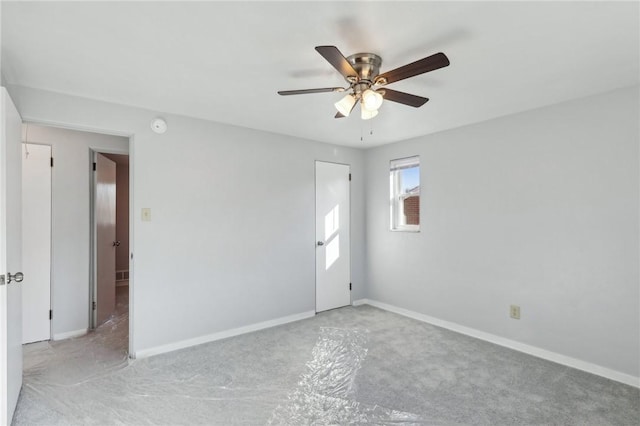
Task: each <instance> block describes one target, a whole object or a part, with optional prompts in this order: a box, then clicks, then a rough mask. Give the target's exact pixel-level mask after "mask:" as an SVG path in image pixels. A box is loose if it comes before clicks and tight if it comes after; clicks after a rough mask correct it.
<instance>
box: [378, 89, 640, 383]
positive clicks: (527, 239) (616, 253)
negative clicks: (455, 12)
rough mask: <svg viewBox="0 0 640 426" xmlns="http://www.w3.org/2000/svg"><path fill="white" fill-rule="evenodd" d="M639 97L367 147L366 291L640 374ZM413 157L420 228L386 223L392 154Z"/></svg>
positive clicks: (634, 92)
mask: <svg viewBox="0 0 640 426" xmlns="http://www.w3.org/2000/svg"><path fill="white" fill-rule="evenodd" d="M638 101H639V99H638V88H637V87H635V88H630V89H622V90H618V91H614V92H611V93H608V94H604V95H599V96H594V97H589V98H585V99H581V100H575V101H571V102H567V103H562V104H558V105H555V106H550V107H547V108H542V109H537V110H533V111H529V112H525V113H522V114H517V115H512V116H508V117H504V118H500V119H495V120H491V121H487V122H484V123H480V124H477V125H472V126H467V127H463V128H459V129H455V130H451V131H447V132H443V133H438V134H433V135H430V136H425V137H421V138H417V139H413V140H410V141H405V142H401V143H397V144H393V145H387V146H383V147H380V148H376V149H371V150H368V151H367V152H366V167H367V172H366V181H367V187H366V200H367V213H366V217H367V233H366V235H367V249H368V255H367V265H368V267H367V297H369V298H371V299H374V300H377V301H380V302H383V303H387V304H391V305H395V306H397V307H401V308H404V309H409V310H412V311H415V312H418V313H421V314H426V315H430V316H432V317H436V318H439V319H442V320H446V321H450V322H453V323H457V324H459V325H463V326H467V327H471V328H474V329H477V330H480V331H484V332H487V333H492V334H495V335H498V336H502V337H505V338H508V339H513V340H516V341H519V342H523V343H526V344H529V345H533V346H536V347H539V348H542V349H546V350H550V351H553V352H557V353H560V354H564V355H567V356H570V357H574V358H577V359H580V360H584V361H587V362H591V363H594V364H597V365H600V366H604V367H608V368H611V369H613V370H617V371H620V372H623V373H627V374H630V375H633V376H636V377H637V376H638V375H639V365H638V364H639V362H638V360H639V359H640V350H639V346H640V342H639V338H640V317H639V315H640V314H639V312H640V310H639V284H638V283H639V273H638V264H639V263H638V258H639V253H638V244H639V239H638V232H639V227H638V218H639V211H638V202H639V198H638V191H639V184H638V172H639V168H638V154H639V150H638V143H639V140H640V136H639V128H638V117H639V110H638ZM411 155H420V165H421V179H422V188H421V190H422V192H421V195H422V197H421V198H422V199H421V219H422V224H421V232H420V233H401V232H390V231H389V170H388V168H389V160H391V159H394V158H400V157H406V156H411ZM510 304H517V305H520V307H521V310H522V313H521V315H522V319H521V320H519V321H517V320H513V319H510V318H509V305H510Z"/></svg>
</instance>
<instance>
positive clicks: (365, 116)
mask: <svg viewBox="0 0 640 426" xmlns="http://www.w3.org/2000/svg"><path fill="white" fill-rule="evenodd" d="M360 111H361V115H360V118H362V119H363V120H370V119H372V118H373V117H375V116H376V115H378V110H377V109H374V110H373V111H369V110H366V109H364V108H360Z"/></svg>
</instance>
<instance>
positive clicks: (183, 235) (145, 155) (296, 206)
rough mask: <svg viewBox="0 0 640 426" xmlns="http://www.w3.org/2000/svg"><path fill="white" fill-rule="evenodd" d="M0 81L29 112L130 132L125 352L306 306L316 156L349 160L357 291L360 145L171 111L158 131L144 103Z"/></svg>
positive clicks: (29, 116)
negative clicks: (144, 212)
mask: <svg viewBox="0 0 640 426" xmlns="http://www.w3.org/2000/svg"><path fill="white" fill-rule="evenodd" d="M9 91H10V92H11V95H12V97H13V98H14V100H15V102H16V105H17V107H18V109H19V111H20V113H21V114H22V117H23V119H25V120H27V121H34V122H40V123H53V124H57V125H63V126H70V127H74V128H81V129H82V128H84V129H91V130H94V131H101V130H102V131H105V132H109V133H113V132H116V133H119V134H126V135H132V142H131V151H130V160H131V166H132V169H131V173H132V175H131V179H132V183H133V210H134V214H133V222H132V223H131V226H132V228H133V239H132V240H131V245H132V250H133V252H134V261H133V265H134V266H133V275H132V280H131V286H132V287H131V291H132V299H131V300H132V304H133V312H132V327H133V331H134V336H135V340H134V342H133V345H132V347H131V350H132V351H133V352H137V351H141V350H144V349H150V348H154V347H157V346H160V345H165V344H170V343H173V342H177V341H181V340H185V339H191V338H196V337H199V336H203V335H207V334H212V333H215V332H218V331H223V330H228V329H232V328H236V327H241V326H244V325H249V324H253V323H257V322H261V321H267V320H271V319H274V318H279V317H283V316H287V315H292V314H298V313H301V312H305V311H312V310H314V308H315V302H314V294H315V291H314V290H315V287H314V286H315V283H314V280H315V272H314V263H315V235H314V227H315V225H314V200H315V198H314V164H315V163H314V162H315V160H325V161H334V162H342V163H348V164H351V171H352V174H353V181H352V187H351V188H352V189H351V190H352V217H353V218H354V221H353V224H352V227H351V232H352V254H353V256H352V281H353V285H354V292H353V297H354V298H361V297H363V295H364V292H363V284H364V279H363V276H364V221H363V220H361V219H362V218H363V217H364V198H363V197H364V187H363V182H364V180H363V171H364V170H363V157H364V154H363V152H362V151H360V150H354V149H350V148H345V147H337V146H332V145H328V144H322V143H316V142H311V141H305V140H301V139H297V138H293V137H288V136H282V135H276V134H270V133H265V132H260V131H254V130H249V129H244V128H239V127H234V126H228V125H223V124H217V123H212V122H207V121H202V120H196V119H191V118H185V117H179V116H170V115H165V118H166V119H167V121H168V123H169V130H168V131H167V133H165V134H163V135H157V134H155V133H153V132H152V131H151V130H150V128H149V123H150V121H151V119H152V118H153V117H154V116H155V115H156V113H154V112H153V111H147V110H142V109H137V108H131V107H125V106H120V105H114V104H108V103H104V102H98V101H91V100H87V99H81V98H76V97H72V96H66V95H60V94H55V93H51V92H44V91H39V90H35V89H28V88H22V87H15V86H14V87H10V88H9ZM143 207H149V208H151V210H152V211H151V217H152V221H151V222H141V220H140V209H141V208H143Z"/></svg>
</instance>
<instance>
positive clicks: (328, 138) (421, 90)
mask: <svg viewBox="0 0 640 426" xmlns="http://www.w3.org/2000/svg"><path fill="white" fill-rule="evenodd" d="M639 28H640V27H639V4H638V2H626V3H611V2H446V3H445V2H313V3H310V2H257V3H247V2H233V3H226V2H225V3H221V2H206V3H203V2H197V3H196V2H186V3H185V2H175V3H173V2H116V3H114V2H105V3H96V2H83V3H81V2H69V3H57V2H44V3H34V2H15V3H14V2H7V1H3V2H2V67H3V69H2V72H3V74H4V76H5V79H6V81H7V82H8V83H9V84H19V85H24V86H29V87H34V88H41V89H46V90H51V91H56V92H62V93H69V94H74V95H78V96H83V97H88V98H95V99H100V100H105V101H110V102H115V103H120V104H127V105H133V106H138V107H143V108H148V109H152V110H158V111H162V112H167V113H175V114H182V115H187V116H192V117H198V118H203V119H208V120H213V121H218V122H223V123H230V124H234V125H238V126H244V127H250V128H254V129H260V130H266V131H270V132H276V133H282V134H288V135H294V136H299V137H303V138H308V139H313V140H318V141H325V142H331V143H336V144H342V145H349V146H355V147H369V146H375V145H380V144H384V143H389V142H395V141H399V140H403V139H408V138H411V137H414V136H419V135H423V134H428V133H433V132H437V131H441V130H444V129H449V128H454V127H458V126H463V125H465V124H470V123H474V122H478V121H483V120H487V119H490V118H493V117H497V116H501V115H506V114H510V113H514V112H519V111H524V110H528V109H532V108H537V107H540V106H544V105H549V104H553V103H557V102H561V101H564V100H568V99H572V98H579V97H584V96H588V95H591V94H595V93H599V92H605V91H609V90H612V89H615V88H619V87H624V86H631V85H636V84H639V82H640V77H639V75H640V69H639V31H640V30H639ZM318 45H335V46H337V47H338V48H339V49H340V50H341V51H342V53H343V54H344V55H345V56H347V55H350V54H352V53H356V52H363V51H364V52H372V53H376V54H379V55H380V56H382V58H383V64H382V72H384V71H387V70H390V69H393V68H396V67H398V66H401V65H404V64H407V63H409V62H413V61H415V60H417V59H420V58H423V57H425V56H429V55H431V54H433V53H436V52H439V51H442V52H444V53H445V54H446V55H447V56H448V57H449V59H450V61H451V65H450V66H449V67H447V68H443V69H440V70H437V71H433V72H431V73H428V74H424V75H421V76H417V77H414V78H411V79H408V80H404V81H401V82H397V83H394V84H393V85H390V86H389V87H390V88H393V89H396V90H401V91H405V92H409V93H413V94H416V95H421V96H425V97H428V98H430V101H429V102H428V103H427V104H426V105H424V106H423V107H421V108H418V109H414V108H411V107H408V106H403V105H400V104H394V103H392V102H385V104H384V105H383V106H382V107H381V109H380V114H379V115H378V117H376V118H374V119H373V120H370V121H362V120H360V118H359V117H358V116H352V117H350V118H347V119H339V120H336V119H334V118H333V116H334V114H335V112H336V111H335V108H334V106H333V103H334V102H336V101H337V100H339V99H340V98H341V97H342V96H343V95H341V94H340V93H323V94H312V95H301V96H289V97H281V96H278V95H277V94H276V91H277V90H288V89H306V88H317V87H329V86H341V85H345V84H344V80H343V79H342V77H340V75H339V74H338V73H337V72H336V71H335V70H334V69H333V68H332V67H331V65H329V64H328V63H327V62H326V61H325V60H324V59H323V58H322V57H321V56H320V55H319V54H318V53H317V52H316V51H315V50H314V47H315V46H318ZM371 130H373V135H371V134H370V131H371ZM361 134H363V135H364V141H361V140H360V137H361Z"/></svg>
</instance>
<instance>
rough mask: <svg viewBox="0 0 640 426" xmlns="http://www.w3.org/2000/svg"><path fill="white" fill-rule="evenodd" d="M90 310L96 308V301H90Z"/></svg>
mask: <svg viewBox="0 0 640 426" xmlns="http://www.w3.org/2000/svg"><path fill="white" fill-rule="evenodd" d="M91 310H92V311H95V310H96V302H91Z"/></svg>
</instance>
